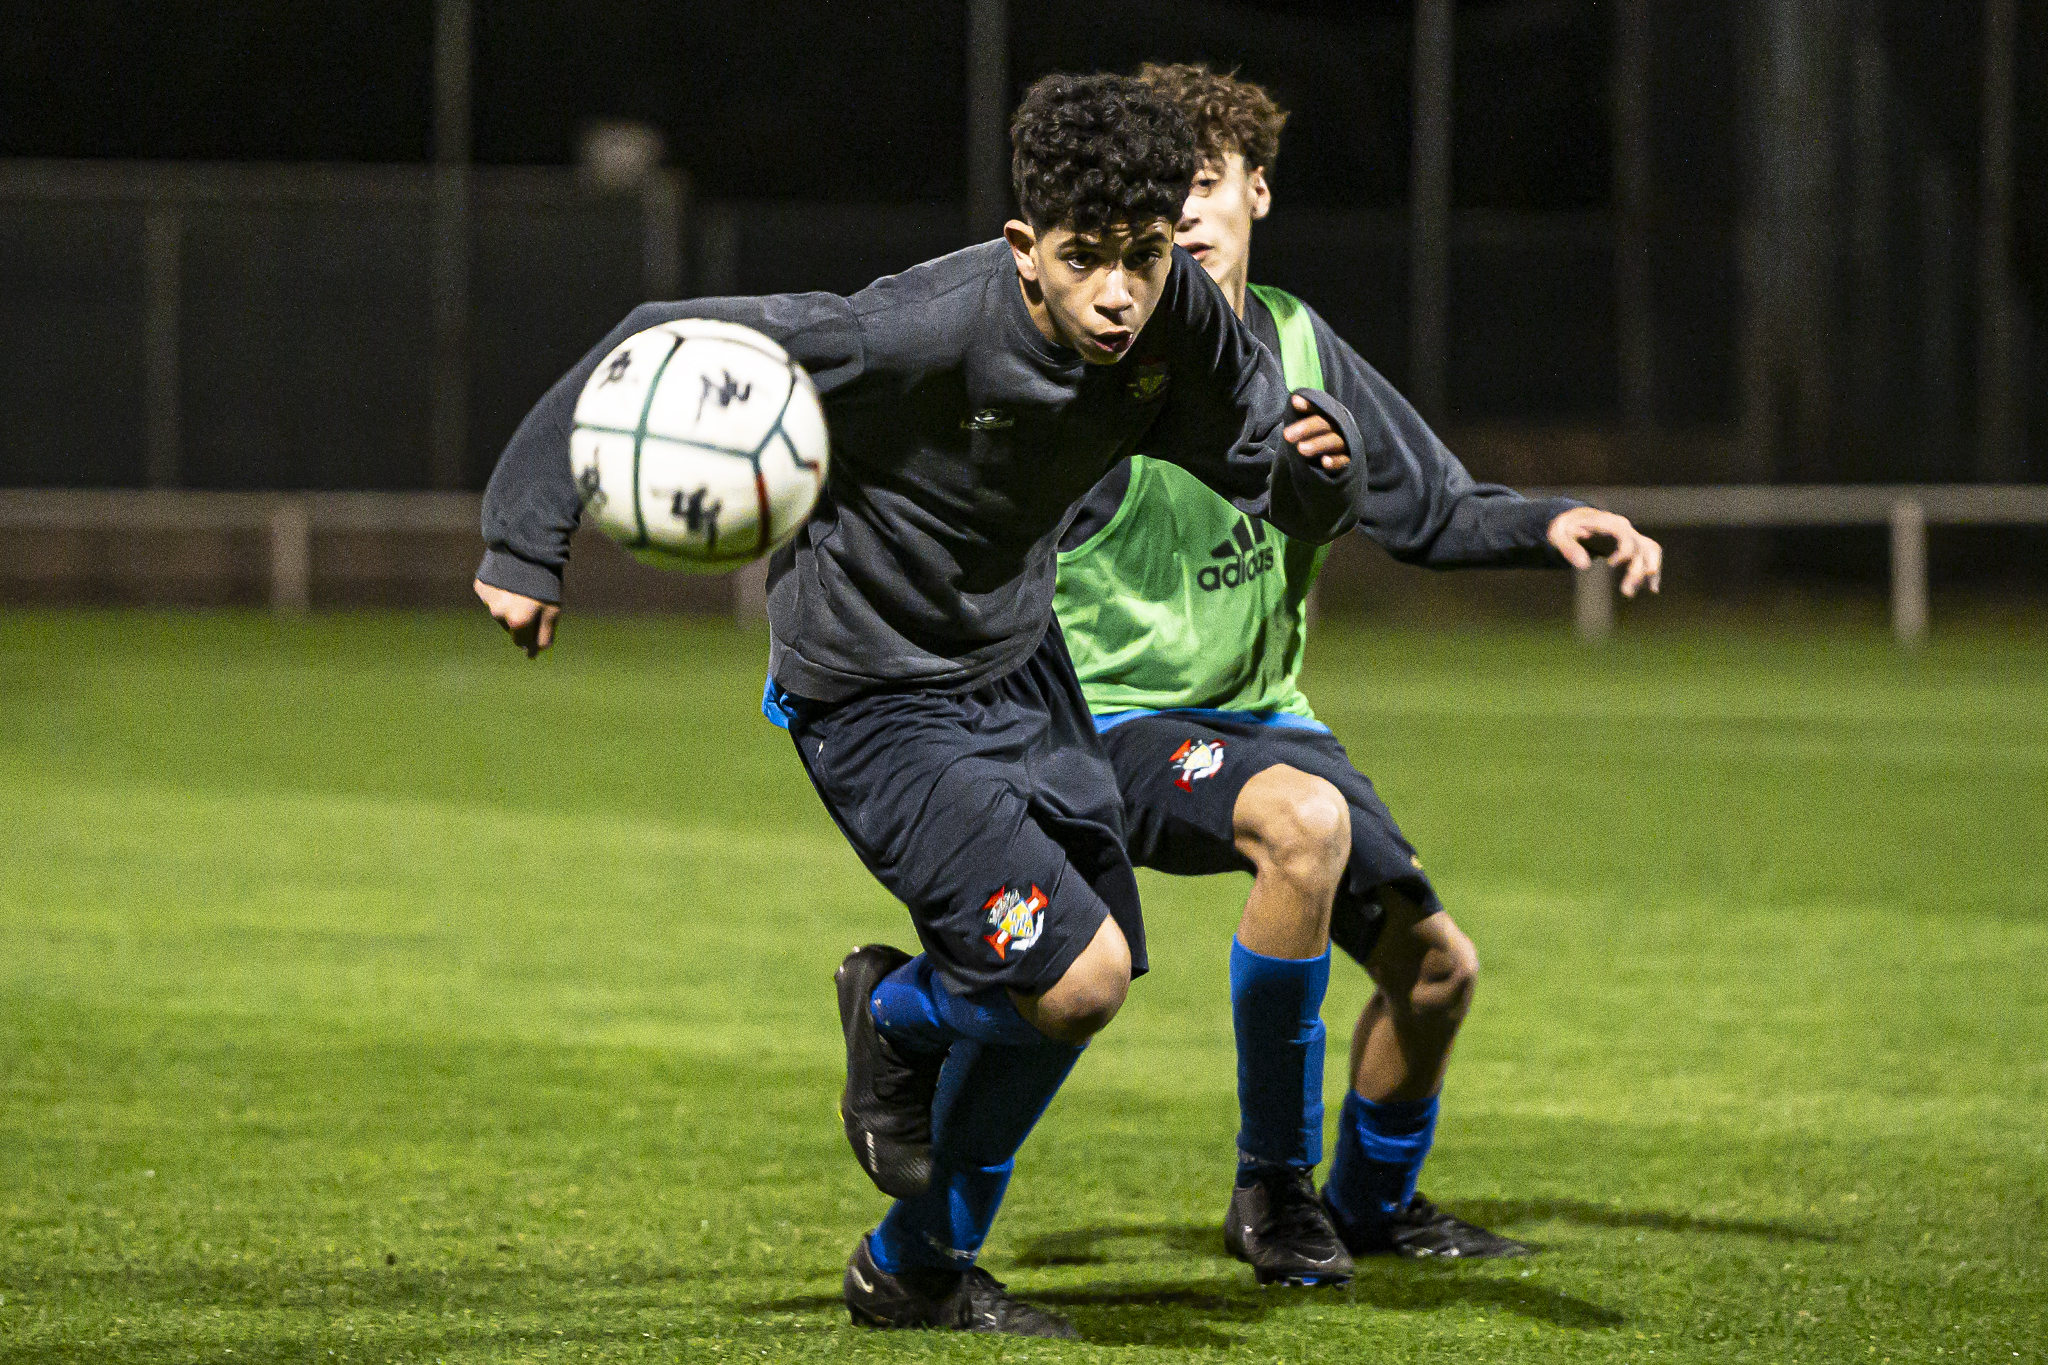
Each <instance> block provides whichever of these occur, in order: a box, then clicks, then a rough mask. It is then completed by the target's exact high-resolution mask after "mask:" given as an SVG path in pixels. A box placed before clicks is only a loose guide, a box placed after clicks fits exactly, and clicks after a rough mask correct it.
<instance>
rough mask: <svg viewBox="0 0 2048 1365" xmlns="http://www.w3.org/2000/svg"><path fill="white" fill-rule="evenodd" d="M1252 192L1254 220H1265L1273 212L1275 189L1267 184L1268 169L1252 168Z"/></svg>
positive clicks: (1261, 167) (1262, 167)
mask: <svg viewBox="0 0 2048 1365" xmlns="http://www.w3.org/2000/svg"><path fill="white" fill-rule="evenodd" d="M1251 190H1252V218H1253V219H1254V220H1257V219H1260V218H1264V217H1265V216H1266V215H1267V214H1269V213H1271V212H1272V211H1273V187H1272V186H1271V185H1268V184H1267V183H1266V168H1265V167H1264V166H1254V167H1252V173H1251Z"/></svg>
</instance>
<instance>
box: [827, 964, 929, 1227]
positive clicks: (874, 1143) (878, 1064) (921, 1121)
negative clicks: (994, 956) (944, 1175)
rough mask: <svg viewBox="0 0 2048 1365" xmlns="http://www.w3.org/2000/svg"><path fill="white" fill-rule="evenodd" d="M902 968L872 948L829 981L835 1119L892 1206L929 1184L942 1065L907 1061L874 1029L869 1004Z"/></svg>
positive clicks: (916, 1058) (912, 1058) (915, 1057)
mask: <svg viewBox="0 0 2048 1365" xmlns="http://www.w3.org/2000/svg"><path fill="white" fill-rule="evenodd" d="M908 961H910V956H909V954H907V953H903V952H899V951H898V950H896V949H894V948H891V947H889V946H888V945H886V944H881V943H871V944H869V945H868V946H867V947H865V948H859V949H856V950H854V951H853V952H852V953H849V954H848V955H847V958H846V961H844V962H842V963H840V964H839V970H838V971H836V972H834V973H833V974H832V984H833V985H835V986H837V987H838V989H839V1023H840V1026H841V1028H843V1029H844V1030H845V1031H846V1090H845V1093H843V1094H842V1095H841V1096H840V1097H839V1118H840V1121H841V1122H843V1123H844V1124H845V1125H846V1140H847V1142H848V1143H850V1144H852V1146H853V1157H854V1160H856V1161H858V1162H859V1163H860V1168H861V1169H862V1170H863V1171H866V1172H867V1174H868V1179H870V1180H872V1181H874V1182H875V1188H877V1189H879V1190H880V1191H881V1192H882V1193H883V1194H886V1195H888V1196H890V1197H891V1198H893V1199H910V1198H912V1197H914V1196H916V1195H920V1194H923V1193H924V1192H925V1190H926V1189H927V1188H929V1187H930V1185H931V1183H932V1096H933V1095H935V1094H936V1093H937V1092H938V1088H939V1068H940V1067H941V1066H943V1065H945V1061H946V1054H945V1053H943V1052H938V1053H933V1054H932V1055H930V1056H928V1057H926V1056H919V1055H917V1054H914V1053H912V1054H906V1053H904V1052H902V1051H900V1050H898V1049H897V1048H896V1047H895V1046H894V1045H892V1044H891V1043H890V1042H889V1040H888V1039H887V1038H884V1037H883V1036H882V1033H881V1030H880V1029H877V1028H876V1027H875V1017H874V1014H873V1012H872V1011H871V1009H870V1008H869V1003H868V1001H869V997H871V996H872V995H874V993H875V987H876V986H877V985H879V984H880V983H881V980H882V978H883V977H885V976H887V975H888V974H889V973H891V972H893V971H895V970H896V969H897V968H898V967H900V966H902V965H903V964H904V963H906V962H908Z"/></svg>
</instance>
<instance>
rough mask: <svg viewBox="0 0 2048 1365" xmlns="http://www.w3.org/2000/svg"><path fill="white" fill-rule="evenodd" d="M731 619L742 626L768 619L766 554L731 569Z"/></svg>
mask: <svg viewBox="0 0 2048 1365" xmlns="http://www.w3.org/2000/svg"><path fill="white" fill-rule="evenodd" d="M732 619H733V620H734V621H736V622H738V623H739V624H740V625H743V626H751V625H753V624H755V623H756V622H759V621H765V620H767V619H768V559H767V556H765V555H764V556H762V557H761V558H760V559H757V560H755V561H754V562H753V563H751V564H749V565H747V566H745V567H744V568H739V569H734V570H733V573H732Z"/></svg>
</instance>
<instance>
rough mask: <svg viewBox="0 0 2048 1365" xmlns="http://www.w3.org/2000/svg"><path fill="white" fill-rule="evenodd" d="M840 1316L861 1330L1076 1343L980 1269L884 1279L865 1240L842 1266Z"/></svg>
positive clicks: (1064, 1325) (1066, 1325)
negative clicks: (843, 1285)
mask: <svg viewBox="0 0 2048 1365" xmlns="http://www.w3.org/2000/svg"><path fill="white" fill-rule="evenodd" d="M846 1311H847V1312H848V1313H849V1314H850V1315H851V1316H852V1318H853V1320H854V1322H855V1323H857V1324H859V1325H860V1326H862V1327H936V1328H939V1329H941V1330H943V1331H950V1332H1000V1333H1003V1334H1005V1335H1008V1336H1013V1337H1058V1338H1060V1339H1061V1340H1064V1341H1079V1340H1080V1339H1081V1334H1080V1333H1079V1332H1077V1331H1075V1330H1074V1324H1073V1323H1071V1322H1068V1321H1067V1320H1066V1319H1065V1318H1063V1317H1060V1316H1058V1315H1057V1314H1053V1313H1048V1312H1046V1311H1045V1310H1044V1309H1043V1308H1034V1307H1033V1306H1032V1305H1030V1304H1028V1303H1025V1302H1024V1301H1023V1300H1021V1299H1013V1298H1011V1297H1010V1296H1009V1294H1008V1293H1007V1292H1006V1291H1005V1290H1004V1289H1003V1282H1002V1281H1001V1280H998V1279H997V1278H996V1277H995V1276H993V1275H991V1274H989V1273H988V1272H987V1271H986V1270H983V1269H982V1268H981V1267H980V1266H969V1267H967V1269H965V1270H924V1269H918V1270H906V1271H904V1272H903V1273H902V1274H901V1275H890V1274H886V1273H884V1272H883V1270H882V1268H881V1267H880V1266H877V1265H876V1264H875V1258H874V1257H873V1256H872V1255H870V1254H869V1252H868V1239H867V1238H866V1237H862V1238H861V1239H860V1242H859V1244H858V1245H856V1246H855V1247H854V1249H853V1256H852V1258H851V1259H849V1260H848V1261H847V1263H846Z"/></svg>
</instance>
